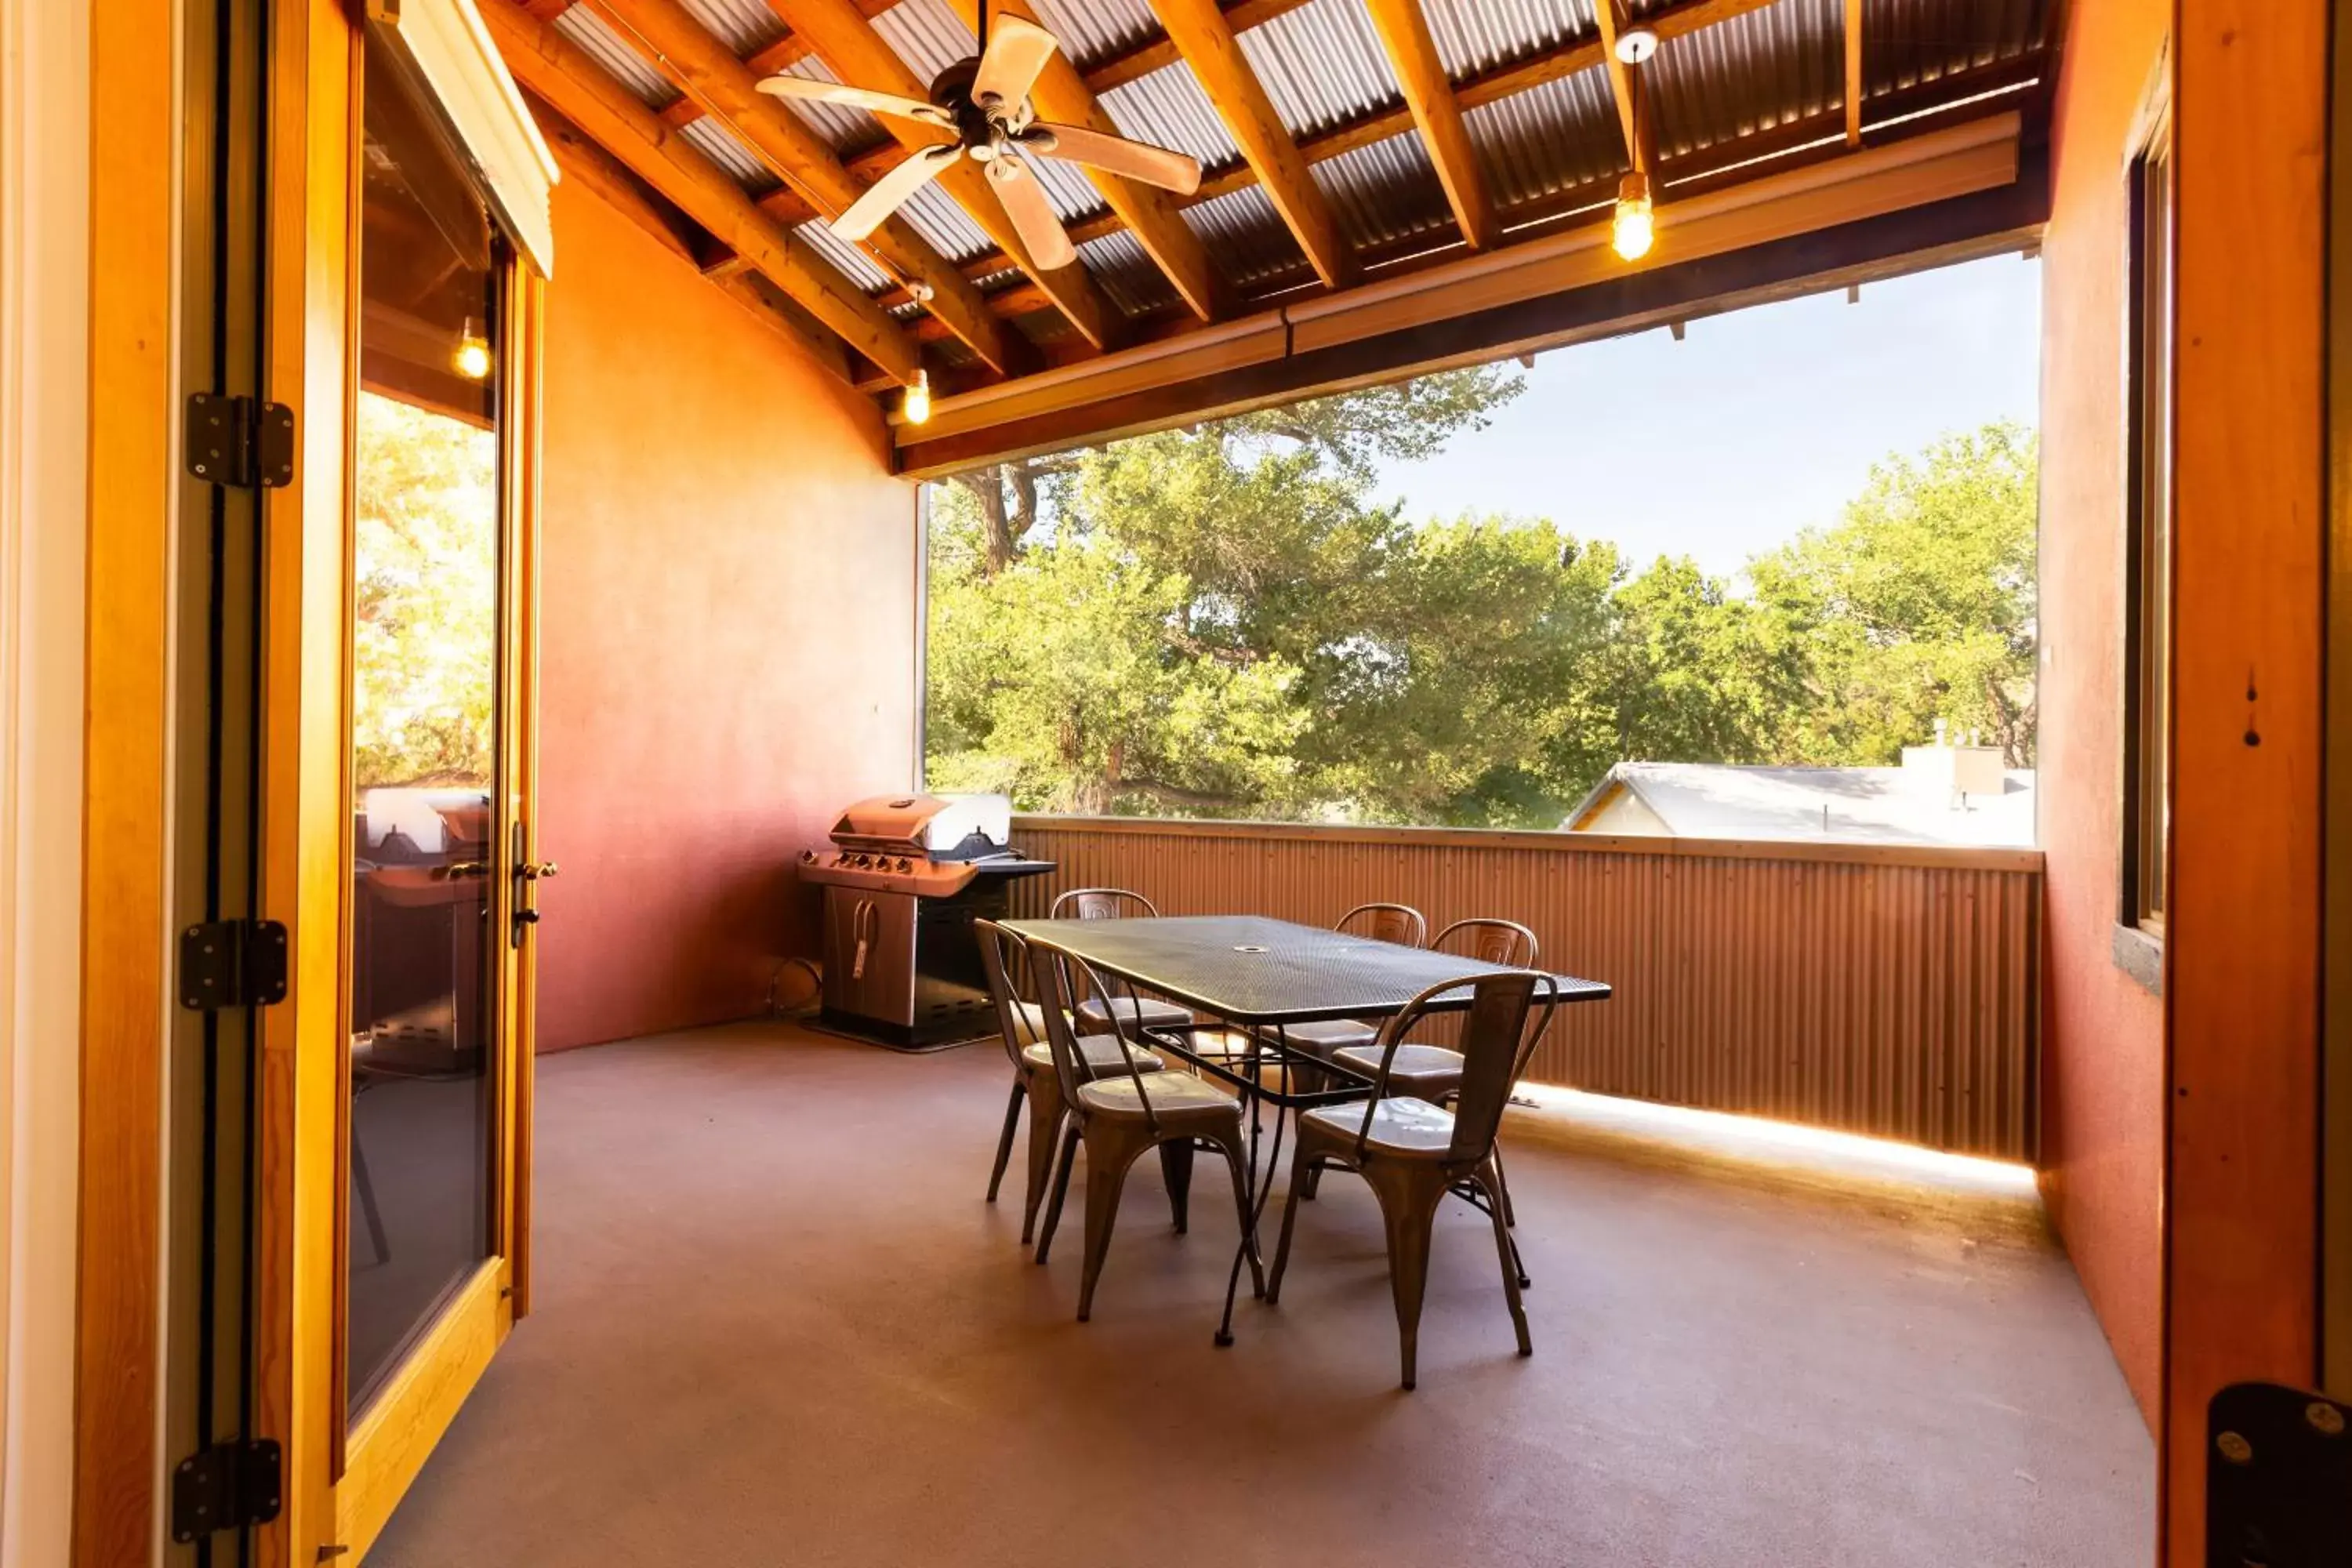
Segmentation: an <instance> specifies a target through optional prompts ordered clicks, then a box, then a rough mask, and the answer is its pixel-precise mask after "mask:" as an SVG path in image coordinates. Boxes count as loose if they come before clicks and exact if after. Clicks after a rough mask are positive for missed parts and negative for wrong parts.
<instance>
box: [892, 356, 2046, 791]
mask: <svg viewBox="0 0 2352 1568" xmlns="http://www.w3.org/2000/svg"><path fill="white" fill-rule="evenodd" d="M1522 385H1523V384H1522V382H1521V381H1520V379H1519V378H1518V377H1517V375H1516V374H1502V373H1499V372H1497V371H1495V370H1492V369H1476V370H1469V371H1460V372H1454V373H1449V374H1442V375H1433V376H1427V377H1423V378H1421V379H1420V380H1417V381H1414V382H1410V383H1405V384H1400V385H1397V386H1391V387H1382V388H1376V389H1372V390H1369V391H1363V392H1356V393H1349V394H1345V395H1339V396H1336V397H1331V398H1326V399H1322V400H1319V401H1318V402H1313V403H1307V404H1302V405H1296V406H1293V407H1290V408H1286V409H1278V410H1271V411H1266V412H1262V413H1255V414H1249V415H1244V416H1239V417H1236V418H1233V419H1228V420H1223V421H1220V422H1217V423H1213V424H1208V425H1203V426H1198V427H1196V428H1193V429H1191V430H1177V431H1168V432H1163V433H1160V434H1158V435H1152V436H1146V437H1139V438H1136V439H1134V440H1129V441H1124V442H1120V443H1118V444H1116V445H1113V446H1109V447H1101V448H1097V449H1094V450H1090V451H1086V452H1079V453H1070V454H1064V455H1059V456H1055V457H1050V458H1035V459H1029V460H1026V461H1023V462H1017V463H1007V464H1001V465H997V466H994V467H992V468H983V469H979V470H975V471H973V472H971V473H969V474H965V475H961V476H958V477H957V478H956V479H955V480H953V481H952V482H951V483H950V484H948V485H945V486H941V487H938V488H937V489H935V490H934V492H933V495H934V500H933V505H932V510H931V529H932V569H931V610H930V614H931V622H930V649H929V670H930V692H929V782H930V784H931V786H932V787H934V788H941V789H997V790H1003V791H1006V792H1008V793H1010V794H1011V795H1013V796H1014V798H1015V800H1016V801H1017V803H1018V804H1019V805H1022V806H1023V807H1024V808H1029V809H1050V810H1074V811H1090V812H1125V813H1139V814H1150V815H1163V816H1171V815H1172V816H1267V817H1277V818H1331V819H1344V820H1356V821H1403V822H1432V823H1454V824H1471V825H1493V826H1555V825H1557V824H1558V823H1559V820H1560V818H1561V817H1562V816H1563V815H1564V814H1565V813H1566V811H1567V810H1568V808H1569V807H1570V806H1571V805H1573V804H1574V803H1575V802H1576V801H1577V800H1578V799H1579V798H1580V797H1581V796H1582V795H1583V794H1584V793H1585V792H1586V791H1587V790H1588V789H1590V788H1591V785H1592V784H1594V783H1595V782H1597V781H1598V780H1599V779H1600V778H1601V775H1602V774H1603V773H1606V772H1607V770H1608V768H1609V767H1610V765H1611V764H1612V763H1615V762H1617V761H1619V760H1621V759H1624V758H1645V759H1655V760H1679V761H1713V762H1740V763H1760V762H1808V763H1886V762H1892V761H1894V760H1895V753H1896V752H1897V751H1898V750H1899V748H1900V747H1901V746H1902V745H1903V744H1905V743H1906V742H1917V741H1920V740H1922V739H1925V738H1926V736H1927V733H1928V732H1929V731H1930V730H1931V728H1932V724H1933V721H1934V720H1935V719H1937V718H1945V719H1948V720H1949V721H1952V722H1953V723H1954V724H1956V725H1958V726H1959V727H1960V728H1961V729H1963V730H1966V729H1971V728H1974V729H1980V730H1982V731H1985V733H1986V734H1987V735H1988V737H1990V738H1991V739H1993V740H1995V741H1997V742H1998V743H2000V744H2001V745H2002V746H2004V747H2005V748H2006V749H2007V750H2008V752H2009V753H2010V756H2011V760H2012V761H2013V762H2016V763H2030V762H2031V760H2032V724H2033V716H2032V713H2033V710H2032V647H2033V625H2032V616H2033V570H2032V567H2033V553H2032V552H2033V527H2034V521H2033V520H2034V510H2033V466H2034V446H2033V441H2032V437H2030V436H2029V435H2027V434H2026V433H2024V432H2023V431H2021V430H2019V429H2017V428H2014V427H2012V426H1988V427H1987V428H1986V429H1984V430H1982V431H1979V432H1977V433H1975V434H1973V435H1969V436H1960V437H1950V438H1948V439H1947V440H1945V441H1943V442H1940V443H1938V444H1937V446H1935V447H1931V448H1930V449H1929V450H1928V451H1927V453H1925V454H1923V455H1922V456H1921V457H1920V458H1916V459H1899V458H1898V459H1891V460H1890V461H1888V462H1887V463H1886V464H1885V465H1882V466H1881V467H1880V468H1876V469H1874V471H1873V473H1872V475H1871V478H1870V480H1869V483H1868V485H1867V486H1866V487H1865V489H1864V492H1863V493H1862V495H1860V496H1859V497H1858V498H1856V500H1854V501H1853V502H1852V503H1851V504H1850V505H1849V506H1848V507H1847V509H1846V510H1845V514H1844V516H1843V518H1842V519H1841V520H1840V521H1838V522H1837V523H1835V524H1834V525H1832V526H1829V527H1826V528H1822V529H1818V530H1813V531H1808V532H1806V533H1805V534H1803V535H1801V537H1799V538H1798V539H1797V540H1795V541H1792V542H1790V543H1789V544H1788V545H1786V546H1783V547H1782V548H1780V549H1779V550H1776V551H1772V552H1766V553H1765V554H1763V555H1760V556H1759V557H1757V558H1756V559H1755V560H1754V561H1753V562H1752V563H1750V566H1749V572H1748V575H1749V579H1750V581H1751V583H1752V584H1753V588H1752V591H1750V592H1747V593H1737V592H1735V591H1734V590H1733V587H1732V585H1731V584H1727V583H1725V582H1723V581H1721V580H1719V579H1716V578H1711V577H1709V576H1707V575H1706V574H1704V573H1702V572H1700V571H1699V570H1698V568H1697V567H1696V565H1695V564H1694V563H1691V562H1689V561H1688V560H1673V559H1666V558H1660V559H1658V560H1656V561H1654V562H1653V563H1650V564H1649V565H1648V566H1647V567H1645V568H1643V569H1641V570H1638V571H1636V570H1634V569H1633V567H1632V566H1631V565H1630V564H1629V563H1627V562H1626V561H1624V560H1623V559H1622V557H1621V555H1620V553H1619V552H1618V550H1617V548H1616V546H1615V545H1613V544H1612V543H1609V542H1605V540H1602V539H1598V538H1594V537H1591V532H1599V531H1605V526H1604V527H1603V528H1601V529H1593V530H1591V531H1588V533H1587V534H1585V535H1583V536H1580V535H1579V534H1577V533H1574V532H1571V531H1570V530H1569V529H1568V528H1567V527H1565V526H1563V525H1562V523H1560V522H1559V521H1555V520H1552V519H1549V518H1542V519H1530V518H1507V517H1462V518H1457V519H1454V520H1451V521H1425V522H1423V523H1420V524H1418V525H1416V524H1414V523H1412V522H1411V521H1408V520H1407V519H1406V518H1405V517H1404V516H1403V515H1402V511H1401V510H1400V509H1399V508H1398V507H1396V506H1394V505H1390V504H1383V503H1381V501H1380V500H1378V499H1377V497H1376V496H1375V494H1374V489H1375V483H1376V478H1377V474H1378V471H1379V466H1380V464H1381V463H1382V462H1383V461H1394V460H1407V459H1412V458H1425V457H1428V456H1430V455H1432V454H1433V453H1434V452H1436V451H1437V450H1439V449H1441V448H1442V447H1444V444H1445V443H1446V442H1448V441H1449V440H1452V439H1454V437H1457V436H1460V435H1461V434H1463V433H1464V432H1465V431H1471V430H1475V429H1477V428H1479V427H1480V426H1483V425H1484V424H1485V423H1486V419H1487V416H1489V415H1490V414H1491V413H1492V411H1493V410H1495V409H1496V407H1498V406H1500V405H1503V404H1504V403H1507V401H1509V400H1510V399H1511V398H1513V397H1515V396H1517V395H1518V394H1519V392H1520V391H1521V389H1522Z"/></svg>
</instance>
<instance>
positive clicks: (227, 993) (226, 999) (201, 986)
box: [180, 921, 286, 1013]
mask: <svg viewBox="0 0 2352 1568" xmlns="http://www.w3.org/2000/svg"><path fill="white" fill-rule="evenodd" d="M285 1000H286V928H285V927H284V926H282V925H280V924H278V922H277V921H212V922H211V923H210V924H207V925H194V926H190V927H188V928H187V929H186V930H185V931H182V932H181V933H180V1005H181V1006H183V1007H187V1008H191V1009H193V1010H194V1011H195V1012H199V1013H209V1012H213V1011H215V1010H216V1009H218V1008H222V1007H267V1006H268V1005H270V1004H272V1003H274V1002H283V1001H285Z"/></svg>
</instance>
